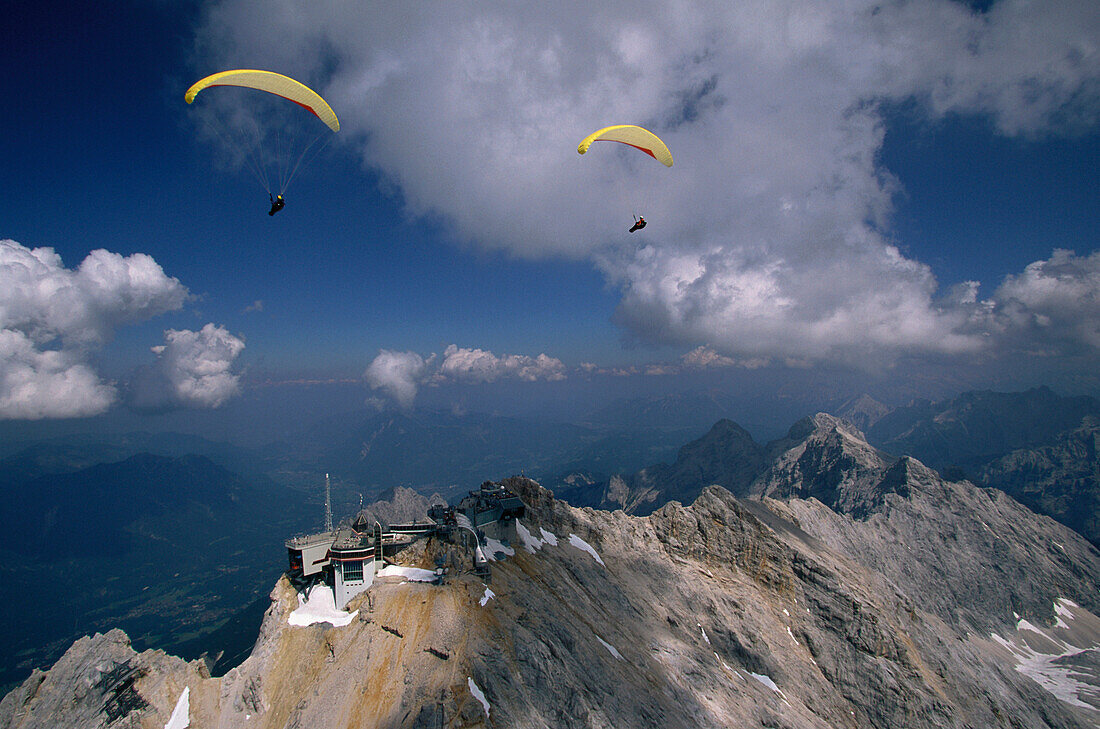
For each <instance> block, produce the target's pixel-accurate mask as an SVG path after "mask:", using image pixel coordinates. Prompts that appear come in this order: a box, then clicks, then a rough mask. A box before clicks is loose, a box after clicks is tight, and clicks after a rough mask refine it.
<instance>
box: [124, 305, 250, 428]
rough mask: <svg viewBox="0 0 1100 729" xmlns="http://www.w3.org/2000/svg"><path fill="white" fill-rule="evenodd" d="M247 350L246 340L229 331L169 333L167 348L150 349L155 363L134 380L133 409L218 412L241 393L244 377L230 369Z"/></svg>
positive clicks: (211, 329)
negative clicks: (229, 400) (212, 410)
mask: <svg viewBox="0 0 1100 729" xmlns="http://www.w3.org/2000/svg"><path fill="white" fill-rule="evenodd" d="M243 350H244V341H243V340H242V339H240V338H239V337H236V336H234V335H232V334H230V333H229V331H228V330H226V329H225V327H220V326H215V325H214V324H207V325H205V326H204V327H203V328H202V329H200V330H199V331H197V332H195V331H191V330H188V329H183V330H177V329H169V330H167V331H166V332H165V333H164V344H161V345H158V346H156V347H153V348H152V351H153V353H154V354H155V355H156V356H157V358H156V361H155V362H154V363H153V364H152V365H150V366H148V367H145V368H142V369H141V370H139V372H138V373H137V375H135V377H134V380H133V382H132V383H131V391H130V404H131V405H132V406H133V407H134V408H136V409H138V410H168V409H175V408H196V409H201V408H216V407H220V406H221V405H222V404H223V403H225V401H226V400H228V399H229V398H231V397H233V396H235V395H237V394H238V393H239V392H240V375H239V374H235V373H233V372H231V371H230V370H231V368H232V366H233V363H234V361H235V360H236V359H237V357H238V355H240V353H241V352H242V351H243Z"/></svg>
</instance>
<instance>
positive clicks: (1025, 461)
mask: <svg viewBox="0 0 1100 729" xmlns="http://www.w3.org/2000/svg"><path fill="white" fill-rule="evenodd" d="M1098 454H1100V418H1096V417H1092V416H1087V417H1085V418H1084V419H1083V420H1082V422H1081V426H1080V427H1079V428H1075V429H1074V430H1071V431H1069V432H1066V433H1063V434H1061V435H1060V436H1058V437H1057V438H1055V439H1054V440H1053V441H1052V442H1051V443H1050V444H1049V445H1046V446H1042V447H1039V448H1021V449H1018V450H1014V451H1012V452H1011V453H1009V454H1008V455H1005V456H1002V457H1001V458H998V459H996V460H994V461H992V462H991V463H989V464H987V465H986V466H985V467H984V468H982V469H981V470H980V471H979V472H978V475H977V478H978V480H979V482H980V483H981V484H982V485H985V486H993V487H995V488H998V489H1001V490H1002V491H1004V492H1005V493H1008V494H1010V495H1011V496H1012V497H1013V498H1014V499H1016V500H1017V501H1019V502H1020V503H1022V504H1024V505H1026V506H1027V507H1029V508H1030V509H1032V510H1033V511H1036V512H1038V513H1040V514H1048V515H1050V516H1051V517H1053V518H1055V519H1057V520H1058V521H1060V522H1062V523H1063V524H1065V525H1066V526H1068V527H1069V528H1070V529H1073V530H1074V531H1076V532H1077V533H1078V534H1080V535H1082V536H1083V537H1085V538H1086V539H1088V540H1089V541H1090V542H1092V543H1093V544H1094V545H1100V455H1098Z"/></svg>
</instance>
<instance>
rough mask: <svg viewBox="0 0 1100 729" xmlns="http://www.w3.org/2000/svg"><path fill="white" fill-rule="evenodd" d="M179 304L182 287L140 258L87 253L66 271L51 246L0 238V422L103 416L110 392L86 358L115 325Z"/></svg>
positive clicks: (113, 393)
mask: <svg viewBox="0 0 1100 729" xmlns="http://www.w3.org/2000/svg"><path fill="white" fill-rule="evenodd" d="M186 298H187V288H186V287H184V286H183V284H181V283H180V282H179V281H178V280H177V279H175V278H171V277H169V276H167V275H166V274H165V273H164V271H163V270H162V269H161V267H160V265H159V264H157V262H156V261H154V260H153V259H152V258H151V257H149V256H147V255H145V254H142V253H135V254H133V255H131V256H121V255H119V254H117V253H111V252H109V251H106V250H102V249H101V250H95V251H92V252H91V253H89V254H88V256H87V257H86V258H85V259H84V261H83V262H82V263H81V264H80V265H79V266H78V267H77V268H76V269H69V268H66V267H65V265H64V264H63V262H62V260H61V257H60V256H59V255H57V253H56V252H55V251H54V250H53V249H52V248H33V249H32V248H27V247H25V246H23V245H21V244H19V243H17V242H15V241H13V240H0V418H26V419H33V418H62V417H82V416H88V415H94V414H96V413H100V412H103V411H104V410H106V409H107V408H108V407H110V405H111V404H112V403H113V402H114V401H115V400H116V398H117V392H116V389H115V387H114V385H113V384H110V383H106V382H103V381H102V380H101V378H100V376H99V375H98V374H97V373H96V372H95V371H94V369H93V368H92V366H91V363H90V362H91V360H90V357H91V353H92V352H93V351H94V350H95V349H96V348H98V347H100V346H102V345H103V344H104V343H106V342H107V341H109V340H110V339H111V338H112V336H113V335H114V332H115V330H116V329H117V328H118V327H120V326H124V325H127V324H133V323H136V322H139V321H144V320H146V319H149V318H151V317H154V316H158V315H160V314H163V313H165V312H168V311H173V310H176V309H179V308H181V307H182V306H183V303H184V301H185V300H186Z"/></svg>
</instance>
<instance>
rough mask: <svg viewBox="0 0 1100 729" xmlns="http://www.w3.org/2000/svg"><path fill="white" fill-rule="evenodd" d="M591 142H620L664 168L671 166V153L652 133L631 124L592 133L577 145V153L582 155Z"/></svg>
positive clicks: (605, 128)
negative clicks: (639, 151) (644, 154)
mask: <svg viewBox="0 0 1100 729" xmlns="http://www.w3.org/2000/svg"><path fill="white" fill-rule="evenodd" d="M593 142H622V143H623V144H629V145H630V146H631V147H634V148H636V149H640V150H642V151H643V152H645V153H646V154H648V155H649V156H650V157H652V158H653V159H655V160H657V161H658V162H660V163H661V164H663V165H664V166H665V167H671V166H672V153H671V152H669V151H668V147H666V146H665V143H664V142H662V141H661V138H660V137H658V136H657V135H656V134H654V133H653V132H651V131H649V130H648V129H642V128H641V127H638V126H634V125H633V124H619V125H617V126H613V127H604V128H603V129H601V130H599V131H597V132H592V133H591V134H589V135H588V136H587V137H585V138H584V139H583V140H581V143H580V144H579V145H577V152H579V153H580V154H584V153H585V152H587V151H588V147H589V146H590V145H591V144H592V143H593Z"/></svg>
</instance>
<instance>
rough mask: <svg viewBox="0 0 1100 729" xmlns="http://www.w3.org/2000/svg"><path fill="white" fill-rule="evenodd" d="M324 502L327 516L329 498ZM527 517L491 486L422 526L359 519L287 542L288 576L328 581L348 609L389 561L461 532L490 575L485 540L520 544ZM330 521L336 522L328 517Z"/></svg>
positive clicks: (437, 509)
mask: <svg viewBox="0 0 1100 729" xmlns="http://www.w3.org/2000/svg"><path fill="white" fill-rule="evenodd" d="M326 486H327V474H326ZM326 490H327V489H326ZM325 501H326V511H327V504H328V498H327V497H326V499H325ZM523 514H524V505H523V501H521V500H520V498H519V497H518V496H516V495H515V494H514V493H512V492H511V491H509V490H507V489H506V488H504V487H503V486H501V485H499V484H494V483H492V482H491V481H486V482H485V483H483V484H482V485H481V488H480V489H478V490H477V491H471V492H470V493H469V495H468V496H466V497H465V498H463V499H462V501H460V502H459V504H458V505H457V506H443V505H439V506H433V507H432V508H431V509H430V510H429V511H428V516H427V518H426V519H425V520H424V521H422V522H421V521H415V522H411V523H407V524H390V525H388V526H385V527H383V525H382V524H381V523H380V522H377V521H375V522H373V523H371V522H370V521H369V520H367V518H366V516H365V515H364V514H360V515H359V516H358V517H356V519H355V520H353V521H351V522H350V523H348V524H345V525H341V526H339V527H337V528H335V529H326V530H325V531H323V532H319V533H317V534H308V535H303V536H298V537H292V538H291V539H288V540H286V542H285V544H286V548H287V555H288V559H289V563H290V568H289V570H288V575H289V577H290V579H291V582H293V583H295V584H297V585H305V584H313V583H314V582H318V581H323V582H325V583H326V584H327V585H329V586H331V588H332V591H333V597H334V598H335V603H336V607H337V608H338V609H340V610H343V609H344V608H345V607H346V606H347V604H348V602H349V601H350V600H351V599H352V598H353V597H355V596H356V595H359V594H361V593H363V592H365V591H366V590H367V589H369V588H370V586H371V585H373V584H374V577H375V575H376V574H377V573H378V571H379V570H380V569H382V568H383V567H384V566H385V563H386V558H387V557H391V558H392V557H393V555H394V554H396V553H397V552H399V551H401V550H402V549H404V548H405V547H407V546H409V545H410V544H412V543H413V542H415V541H417V540H418V539H422V538H425V537H430V536H436V537H441V538H447V539H449V538H450V537H451V536H452V534H454V533H455V532H456V531H463V532H465V531H468V532H469V533H470V534H471V535H472V536H473V538H474V542H475V544H474V552H475V555H476V557H475V569H477V570H479V571H481V572H485V571H487V570H488V563H487V560H486V559H485V556H484V553H483V551H482V545H483V544H484V541H485V539H486V537H489V538H492V539H496V540H500V541H504V542H508V541H511V540H513V539H515V538H516V528H515V523H516V520H518V519H519V518H521V517H522V516H523ZM328 519H331V517H329V516H327V514H326V520H328ZM326 526H327V525H326Z"/></svg>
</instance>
